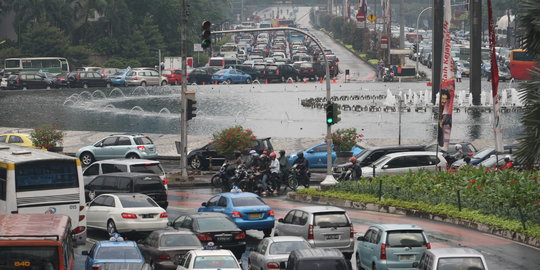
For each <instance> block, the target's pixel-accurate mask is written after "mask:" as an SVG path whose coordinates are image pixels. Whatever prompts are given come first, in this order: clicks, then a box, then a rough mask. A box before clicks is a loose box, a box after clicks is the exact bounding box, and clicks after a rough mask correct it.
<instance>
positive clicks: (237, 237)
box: [234, 232, 246, 240]
mask: <svg viewBox="0 0 540 270" xmlns="http://www.w3.org/2000/svg"><path fill="white" fill-rule="evenodd" d="M234 239H236V240H243V239H246V234H245V233H244V232H241V233H238V234H236V235H235V236H234Z"/></svg>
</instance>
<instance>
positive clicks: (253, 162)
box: [246, 150, 259, 169]
mask: <svg viewBox="0 0 540 270" xmlns="http://www.w3.org/2000/svg"><path fill="white" fill-rule="evenodd" d="M249 156H250V159H249V160H248V162H246V166H247V167H248V168H249V169H256V168H257V167H258V166H259V153H257V151H255V150H251V151H249Z"/></svg>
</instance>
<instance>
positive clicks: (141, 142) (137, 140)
mask: <svg viewBox="0 0 540 270" xmlns="http://www.w3.org/2000/svg"><path fill="white" fill-rule="evenodd" d="M133 140H134V141H135V144H136V145H146V144H154V142H152V140H151V139H150V138H149V137H135V138H133Z"/></svg>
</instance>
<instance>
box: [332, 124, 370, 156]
mask: <svg viewBox="0 0 540 270" xmlns="http://www.w3.org/2000/svg"><path fill="white" fill-rule="evenodd" d="M363 137H364V135H363V134H358V133H357V132H356V128H340V129H338V130H336V131H335V132H332V143H333V144H334V150H335V151H336V152H340V151H351V148H353V146H355V145H356V144H357V143H359V142H361V141H362V138H363Z"/></svg>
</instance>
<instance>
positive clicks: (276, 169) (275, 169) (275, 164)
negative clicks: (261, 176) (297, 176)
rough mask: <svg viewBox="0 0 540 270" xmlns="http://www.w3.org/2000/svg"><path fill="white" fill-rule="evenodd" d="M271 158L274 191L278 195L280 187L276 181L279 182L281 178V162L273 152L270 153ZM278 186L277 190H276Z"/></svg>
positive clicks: (271, 176)
mask: <svg viewBox="0 0 540 270" xmlns="http://www.w3.org/2000/svg"><path fill="white" fill-rule="evenodd" d="M268 156H269V157H270V178H271V179H272V181H273V182H272V189H273V191H274V193H276V194H277V189H279V186H278V183H276V182H275V181H277V180H278V178H279V172H280V169H279V168H280V164H279V160H278V159H277V158H276V156H277V155H276V153H274V152H272V153H270V155H268ZM276 186H277V188H276Z"/></svg>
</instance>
